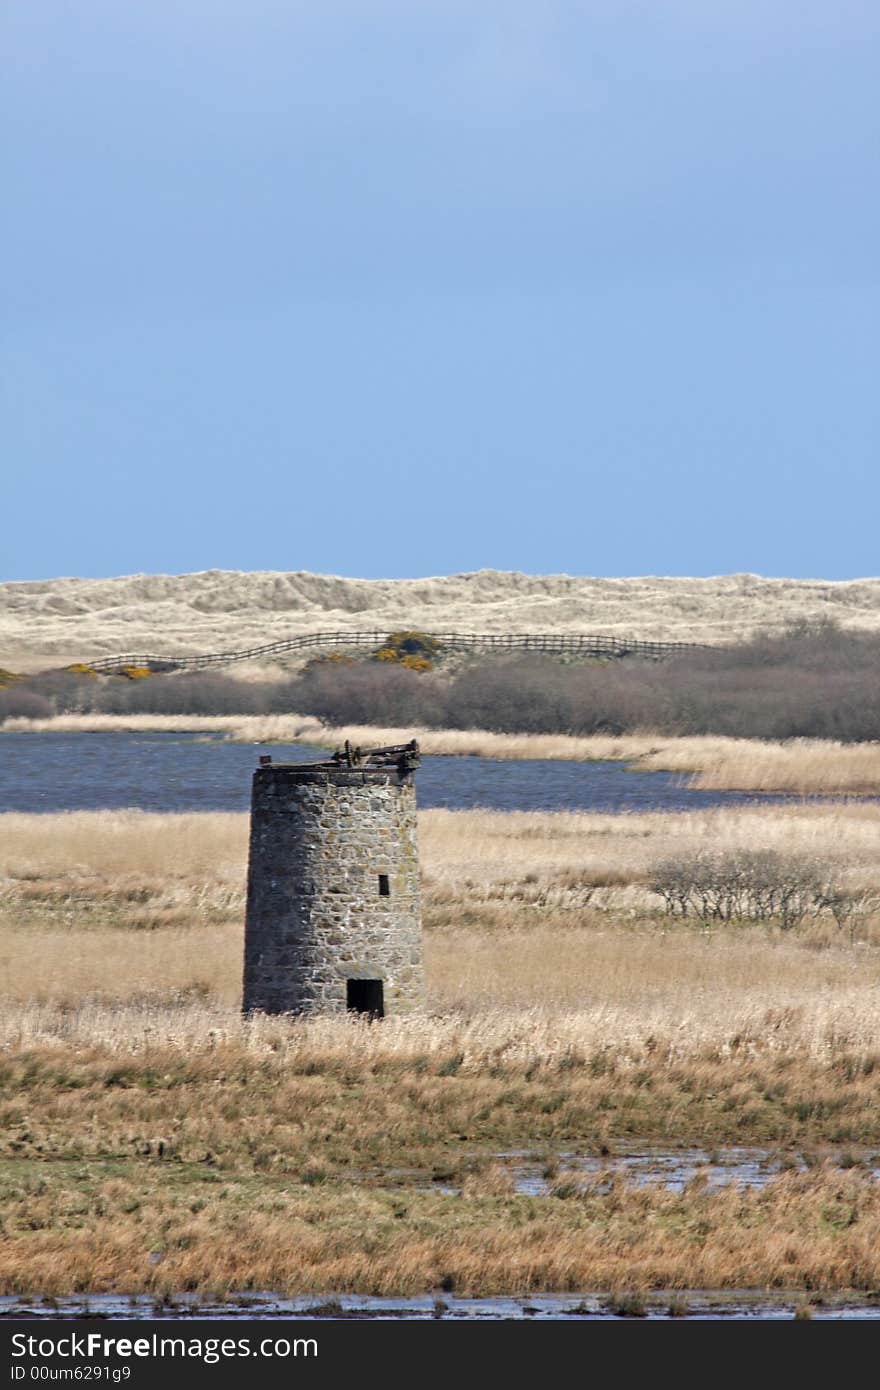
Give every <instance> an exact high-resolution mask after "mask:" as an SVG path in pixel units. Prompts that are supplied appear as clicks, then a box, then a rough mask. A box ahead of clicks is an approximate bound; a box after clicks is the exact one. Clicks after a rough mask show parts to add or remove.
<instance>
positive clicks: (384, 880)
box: [379, 874, 391, 898]
mask: <svg viewBox="0 0 880 1390" xmlns="http://www.w3.org/2000/svg"><path fill="white" fill-rule="evenodd" d="M379 897H380V898H390V897H391V884H390V882H389V879H388V875H387V874H380V875H379Z"/></svg>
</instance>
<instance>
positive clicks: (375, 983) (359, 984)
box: [345, 980, 385, 1018]
mask: <svg viewBox="0 0 880 1390" xmlns="http://www.w3.org/2000/svg"><path fill="white" fill-rule="evenodd" d="M345 995H346V999H345V1002H346V1007H347V1008H348V1009H350V1010H351V1012H352V1013H355V1014H367V1015H368V1016H369V1017H370V1018H384V1017H385V999H384V997H383V991H382V981H381V980H347V981H346V987H345Z"/></svg>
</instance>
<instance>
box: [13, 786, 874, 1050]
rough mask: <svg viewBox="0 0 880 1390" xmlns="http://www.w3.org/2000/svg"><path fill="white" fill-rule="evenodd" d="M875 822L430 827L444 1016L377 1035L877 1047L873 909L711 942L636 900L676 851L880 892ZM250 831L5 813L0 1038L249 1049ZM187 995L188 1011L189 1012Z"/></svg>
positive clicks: (155, 818) (172, 818) (558, 1042)
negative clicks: (762, 859)
mask: <svg viewBox="0 0 880 1390" xmlns="http://www.w3.org/2000/svg"><path fill="white" fill-rule="evenodd" d="M878 829H880V807H877V806H874V805H873V804H868V803H852V804H847V805H843V806H817V807H805V806H799V807H790V808H784V809H780V808H769V809H768V808H761V809H755V808H747V807H746V808H737V809H732V810H724V811H717V810H715V811H701V812H692V813H689V814H655V815H629V816H614V815H589V814H564V815H552V814H534V813H516V814H510V815H506V814H503V813H497V812H476V811H475V812H449V811H428V812H423V813H422V814H421V818H420V833H421V843H422V859H423V871H424V886H425V918H426V928H427V941H426V952H427V966H428V974H429V986H430V992H431V1001H432V1012H433V1014H434V1015H435V1017H433V1018H432V1019H431V1020H429V1021H428V1022H424V1021H421V1022H419V1023H418V1024H412V1025H397V1024H393V1025H392V1024H389V1025H388V1026H387V1027H386V1028H385V1029H384V1030H383V1031H382V1044H381V1045H382V1047H391V1048H392V1050H393V1049H396V1048H398V1047H401V1048H403V1050H404V1052H407V1050H408V1049H410V1048H411V1046H412V1045H415V1046H417V1047H419V1048H424V1047H428V1050H429V1052H431V1053H432V1054H436V1053H438V1052H444V1051H445V1050H448V1048H449V1047H450V1046H452V1041H451V1040H452V1039H453V1038H459V1039H463V1040H464V1042H463V1045H464V1046H466V1049H467V1052H468V1056H469V1057H470V1056H473V1059H474V1063H473V1064H474V1065H481V1064H482V1061H483V1059H484V1058H485V1056H487V1055H489V1054H490V1053H492V1052H493V1051H494V1050H497V1049H499V1048H501V1049H506V1050H509V1049H511V1048H512V1049H513V1051H514V1052H516V1051H517V1049H518V1047H519V1045H520V1043H521V1041H522V1038H523V1029H524V1028H526V1029H527V1041H526V1044H525V1050H526V1053H527V1054H528V1056H529V1057H533V1056H535V1055H542V1054H543V1053H544V1052H546V1053H548V1054H550V1053H552V1052H553V1051H554V1050H555V1049H558V1048H559V1047H567V1048H571V1047H582V1048H586V1049H592V1048H594V1047H596V1046H599V1045H600V1044H601V1043H602V1041H603V1040H604V1041H605V1042H608V1043H609V1044H612V1045H614V1046H615V1047H621V1048H626V1047H629V1046H631V1045H632V1044H633V1043H635V1044H636V1045H637V1046H638V1045H639V1044H640V1040H641V1039H643V1038H644V1037H646V1036H648V1035H650V1034H654V1035H662V1036H664V1037H665V1038H668V1039H670V1040H671V1041H674V1042H675V1046H676V1049H677V1050H678V1051H681V1050H682V1049H684V1051H687V1050H688V1049H691V1050H693V1049H697V1050H699V1049H700V1048H702V1047H705V1046H707V1045H717V1046H721V1045H723V1044H724V1043H725V1040H727V1039H729V1038H730V1037H732V1036H734V1035H737V1036H748V1037H749V1038H750V1039H759V1038H761V1037H762V1036H763V1034H764V1032H765V1021H766V1019H767V1018H768V1017H769V1016H771V1015H772V1016H773V1018H774V1019H775V1020H776V1022H775V1024H774V1028H773V1041H774V1045H775V1044H776V1043H778V1042H779V1041H780V1040H781V1039H782V1038H784V1039H785V1040H786V1042H787V1043H791V1044H792V1045H797V1046H799V1047H802V1048H805V1049H806V1050H807V1051H809V1052H810V1053H812V1054H815V1055H821V1054H822V1053H823V1051H824V1050H825V1049H826V1048H827V1047H828V1045H829V1041H830V1040H833V1039H841V1038H844V1037H845V1038H846V1039H847V1040H848V1045H849V1044H851V1045H853V1046H858V1047H873V1046H875V1045H878V1046H880V1016H878V1015H877V1013H876V1008H875V992H876V989H877V986H878V983H880V973H878V967H876V966H875V964H874V951H873V941H874V936H875V933H876V931H877V925H878V924H877V921H876V918H875V917H874V916H871V915H868V916H867V917H862V918H860V919H859V922H858V939H857V941H856V942H855V944H852V943H851V942H850V939H849V935H848V934H847V933H841V932H840V931H839V930H838V929H837V928H836V927H835V926H834V925H833V923H832V922H831V921H830V920H827V921H818V922H816V923H815V924H813V925H812V926H811V927H810V928H809V929H808V930H807V929H805V930H802V931H801V932H798V933H781V932H779V931H774V930H772V929H768V928H766V927H755V928H746V927H733V928H729V929H726V930H724V931H716V932H713V933H712V934H711V935H709V936H706V935H704V934H701V933H700V932H699V931H697V930H696V929H695V928H693V927H692V926H691V925H690V924H685V925H683V926H677V925H674V924H671V923H670V922H669V921H668V919H666V918H664V917H662V916H661V915H659V907H660V904H659V900H658V899H657V898H656V897H655V896H654V895H653V894H651V893H650V892H649V890H648V889H647V887H646V879H647V877H648V875H649V873H650V870H651V868H652V866H653V865H654V864H656V863H657V862H658V861H661V860H664V859H667V858H669V857H674V856H675V855H677V854H680V853H682V852H683V851H685V850H686V849H692V848H693V847H695V846H705V847H714V848H723V849H735V848H738V847H747V846H750V845H754V844H755V843H760V844H762V845H763V846H765V847H768V848H775V849H777V850H779V851H781V852H784V853H786V854H799V855H803V856H804V857H807V858H810V859H813V860H815V859H817V858H824V859H826V860H831V861H833V862H834V863H835V864H836V865H837V866H839V869H840V871H841V873H842V876H843V877H844V880H845V881H846V883H847V885H848V886H849V887H850V888H852V889H853V890H854V891H858V892H862V893H865V894H868V895H871V894H874V893H876V892H878V891H880V835H878ZM246 834H247V819H246V816H244V815H236V814H210V815H204V814H189V815H158V814H151V813H144V812H137V811H128V812H76V813H68V814H63V815H54V816H28V815H15V814H9V815H6V816H4V817H3V818H2V837H0V845H2V849H0V972H2V973H0V993H2V994H3V995H5V997H6V999H7V1000H8V1001H12V1000H15V1001H18V1006H16V1007H15V1008H14V1009H12V1010H11V1011H10V1012H9V1013H8V1017H7V1024H6V1026H7V1027H11V1029H12V1034H11V1036H12V1037H14V1038H16V1039H18V1043H19V1045H20V1044H21V1042H22V1040H23V1039H25V1038H27V1037H30V1038H31V1039H32V1041H34V1042H36V1041H37V1040H39V1039H40V1038H48V1037H50V1036H51V1035H52V1032H53V1029H54V1028H55V1027H56V1025H57V1024H58V1019H59V1015H58V1014H57V1012H56V1011H57V1010H58V1009H61V1011H62V1012H61V1014H60V1018H61V1020H62V1025H63V1032H64V1035H65V1036H66V1037H69V1036H70V1035H71V1034H70V1030H71V1029H73V1030H75V1031H76V1033H77V1036H78V1037H80V1038H81V1040H82V1041H85V1038H86V1036H87V1034H88V1030H89V1029H91V1028H97V1030H98V1032H97V1034H95V1037H96V1039H97V1038H98V1037H100V1040H101V1041H102V1043H103V1042H107V1041H108V1040H109V1039H110V1038H111V1036H112V1037H113V1038H115V1039H116V1040H117V1041H118V1039H119V1038H124V1037H128V1038H133V1037H141V1036H143V1035H144V1030H145V1029H146V1030H151V1029H153V1028H155V1027H156V1026H157V1021H156V1010H157V1009H159V1011H160V1012H161V1009H162V1008H163V1007H166V1006H168V1007H171V1008H172V1010H173V1022H174V1028H175V1030H177V1031H178V1033H179V1030H180V1029H181V1028H183V1032H184V1034H185V1035H186V1037H187V1038H188V1039H189V1040H190V1041H193V1042H195V1040H196V1035H197V1034H198V1033H199V1029H200V1027H201V1035H202V1036H203V1037H204V1036H207V1035H208V1034H209V1033H210V1032H211V1031H212V1030H213V1031H216V1029H217V1028H221V1029H222V1030H223V1031H224V1034H228V1032H229V1030H230V1029H231V1030H232V1032H233V1033H234V1034H235V1035H236V1036H238V1035H241V1029H240V1025H239V1023H238V1020H237V1013H236V1011H237V1007H238V1003H239V999H240V972H241V933H242V919H243V912H244V877H245V856H246ZM186 1000H189V1001H191V1002H192V1003H193V1011H191V1012H187V1011H185V1010H184V1012H183V1013H181V1011H180V1004H181V1002H182V1001H186ZM111 1003H112V1004H113V1006H114V1007H110V1008H109V1009H108V1007H107V1006H108V1005H110V1004H111ZM86 1004H87V1005H88V1007H87V1009H86V1012H85V1013H83V1012H82V1010H83V1007H84V1006H85V1005H86ZM118 1004H123V1005H124V1006H125V1008H126V1009H127V1010H128V1013H127V1015H126V1017H125V1018H124V1019H123V1018H122V1017H121V1015H117V1014H116V1013H115V1012H114V1009H115V1006H116V1005H118ZM19 1006H24V1010H25V1011H24V1013H22V1012H21V1007H19ZM45 1006H51V1007H49V1008H48V1011H47V1009H46V1007H45ZM139 1010H142V1011H144V1021H143V1022H142V1023H137V1022H136V1016H138V1017H139V1014H138V1011H139ZM132 1011H133V1012H132ZM114 1019H116V1022H114ZM199 1019H201V1020H202V1023H201V1025H200V1024H199V1022H198V1020H199ZM323 1026H324V1025H323V1024H322V1025H321V1027H323ZM46 1029H48V1032H46V1031H45V1030H46ZM82 1029H85V1030H86V1031H85V1032H83V1031H82ZM108 1030H109V1031H108ZM193 1030H195V1031H193ZM462 1030H464V1031H462ZM6 1036H7V1038H9V1037H10V1034H9V1033H7V1034H6ZM242 1036H244V1035H242ZM247 1036H250V1034H248V1035H247ZM481 1036H482V1037H483V1039H484V1041H483V1043H481V1042H480V1037H481ZM340 1037H341V1038H342V1039H343V1041H344V1039H346V1038H348V1037H350V1034H349V1033H346V1031H345V1029H344V1028H343V1030H342V1032H341V1034H340ZM431 1037H433V1039H434V1041H433V1042H430V1043H429V1038H431ZM346 1045H347V1044H346ZM357 1045H358V1046H360V1043H358V1044H357Z"/></svg>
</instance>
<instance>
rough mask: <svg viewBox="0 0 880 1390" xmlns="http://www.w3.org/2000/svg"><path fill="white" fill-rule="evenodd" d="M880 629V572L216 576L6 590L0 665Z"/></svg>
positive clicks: (60, 582) (69, 582)
mask: <svg viewBox="0 0 880 1390" xmlns="http://www.w3.org/2000/svg"><path fill="white" fill-rule="evenodd" d="M822 617H833V618H836V619H837V620H838V621H839V622H840V623H841V625H843V626H845V627H849V628H860V629H863V630H866V629H867V630H878V629H880V579H855V580H845V581H829V580H820V579H764V578H761V577H760V576H758V575H754V574H732V575H722V576H718V577H714V578H708V579H689V578H653V577H646V578H632V579H598V578H589V577H579V576H570V575H528V574H518V573H513V572H512V573H503V572H500V571H498V570H480V571H478V572H477V573H474V574H454V575H447V576H438V577H436V578H430V579H344V578H340V577H339V576H336V575H323V574H309V573H307V572H305V571H294V572H291V573H285V572H269V571H267V572H262V571H255V572H240V571H235V570H206V571H203V572H201V573H198V574H182V575H164V574H156V575H148V574H139V575H125V576H122V577H120V578H116V579H47V580H34V581H27V582H13V583H6V584H0V666H6V667H9V668H12V669H14V670H33V669H36V668H39V667H41V666H57V665H63V664H65V663H66V662H69V661H81V660H87V659H88V658H89V657H97V656H102V655H111V654H113V653H116V652H125V651H128V652H132V651H152V652H156V653H158V654H164V653H167V654H169V655H177V656H183V655H191V654H195V653H198V652H206V651H224V650H229V649H234V648H241V647H251V646H259V645H260V644H262V643H266V642H273V641H278V640H280V639H282V638H284V637H288V636H293V635H294V634H296V633H301V632H311V631H315V630H317V629H327V630H339V631H364V630H366V629H372V628H377V629H382V630H391V629H393V628H398V627H415V628H420V629H424V630H426V631H429V632H431V631H433V632H438V631H443V630H446V631H462V632H467V631H479V632H527V631H533V632H575V631H580V632H593V633H608V634H610V635H615V634H617V635H626V636H636V637H642V638H653V639H657V640H660V639H668V640H677V641H699V642H726V641H734V640H737V639H739V638H742V637H745V636H748V635H750V634H751V633H752V632H754V631H756V630H771V629H778V628H780V627H783V626H785V625H786V624H788V623H791V622H793V621H796V620H798V619H816V618H822Z"/></svg>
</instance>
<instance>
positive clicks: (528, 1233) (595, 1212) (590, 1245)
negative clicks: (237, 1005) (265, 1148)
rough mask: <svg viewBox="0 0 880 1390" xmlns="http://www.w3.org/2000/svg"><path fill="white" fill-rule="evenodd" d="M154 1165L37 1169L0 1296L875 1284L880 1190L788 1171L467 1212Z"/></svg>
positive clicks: (17, 1213) (373, 1194)
mask: <svg viewBox="0 0 880 1390" xmlns="http://www.w3.org/2000/svg"><path fill="white" fill-rule="evenodd" d="M170 1166H171V1165H166V1166H165V1167H164V1168H163V1165H162V1164H157V1163H156V1162H155V1161H153V1162H152V1163H151V1164H149V1165H142V1168H141V1170H140V1171H136V1172H134V1173H133V1172H132V1169H131V1167H126V1166H123V1165H118V1166H117V1167H116V1168H115V1171H113V1173H112V1175H111V1176H108V1177H105V1178H104V1179H103V1181H102V1180H100V1179H99V1178H92V1180H91V1181H89V1180H88V1179H85V1178H84V1176H83V1173H82V1165H81V1164H79V1165H77V1167H78V1169H79V1172H77V1171H76V1169H75V1168H74V1169H72V1170H71V1171H70V1172H69V1173H67V1174H65V1175H63V1176H62V1177H61V1178H60V1180H56V1181H55V1182H53V1183H49V1182H47V1180H46V1177H45V1174H44V1172H41V1171H40V1169H39V1166H38V1165H33V1166H32V1167H31V1169H30V1171H29V1172H27V1173H26V1175H22V1176H19V1177H18V1179H17V1184H16V1187H15V1188H14V1190H13V1193H12V1194H10V1195H9V1196H8V1197H7V1200H6V1201H5V1203H4V1206H5V1211H6V1218H5V1238H4V1241H3V1245H2V1248H0V1289H2V1290H4V1291H6V1292H27V1293H31V1294H32V1293H34V1292H38V1291H39V1292H45V1293H49V1294H55V1295H58V1294H70V1293H71V1292H74V1291H88V1292H94V1293H104V1292H118V1291H151V1292H154V1293H156V1294H158V1295H163V1294H165V1295H173V1294H176V1293H180V1292H181V1291H193V1290H199V1291H205V1292H207V1293H211V1294H215V1295H219V1296H220V1297H222V1296H223V1294H224V1292H225V1291H226V1290H229V1289H233V1290H248V1289H257V1290H277V1291H278V1292H280V1293H329V1292H347V1291H353V1292H369V1293H373V1294H382V1295H393V1294H401V1295H406V1294H413V1293H421V1292H423V1291H425V1290H430V1289H435V1290H438V1291H439V1290H440V1289H441V1288H442V1289H444V1290H447V1291H448V1290H454V1291H455V1293H457V1294H462V1295H469V1294H483V1295H485V1294H492V1293H506V1294H526V1293H529V1292H532V1291H536V1290H537V1291H543V1290H547V1289H552V1290H559V1291H570V1292H572V1293H578V1292H580V1291H582V1290H592V1289H611V1290H614V1289H629V1290H644V1291H647V1290H650V1289H655V1288H663V1289H689V1288H715V1289H722V1288H728V1289H730V1288H734V1289H735V1288H752V1289H754V1288H761V1287H763V1288H770V1289H772V1288H778V1289H792V1288H802V1289H804V1288H806V1289H809V1290H814V1291H815V1290H823V1291H824V1290H838V1289H853V1290H873V1289H876V1288H877V1286H878V1282H880V1190H878V1187H877V1184H876V1183H872V1182H871V1181H870V1180H868V1179H866V1178H865V1177H864V1176H862V1175H861V1174H858V1173H848V1174H845V1175H844V1174H839V1173H837V1174H834V1173H831V1172H828V1171H826V1170H821V1169H820V1170H818V1171H816V1172H814V1173H809V1174H787V1175H785V1176H783V1177H780V1178H778V1179H777V1180H776V1181H775V1182H774V1183H773V1184H772V1185H771V1187H769V1188H767V1189H765V1190H764V1191H762V1192H740V1191H726V1192H719V1193H712V1194H707V1193H706V1192H704V1191H700V1190H699V1189H696V1190H693V1191H686V1192H684V1193H680V1194H676V1193H670V1192H665V1191H662V1190H636V1189H630V1188H627V1187H626V1186H625V1185H623V1184H618V1185H616V1186H615V1187H614V1188H613V1189H612V1193H611V1195H610V1196H609V1195H608V1194H604V1193H600V1192H599V1191H597V1190H596V1189H595V1188H591V1187H589V1186H587V1187H585V1188H584V1189H583V1191H582V1192H581V1193H579V1194H578V1195H574V1196H571V1197H569V1198H567V1199H565V1200H561V1199H559V1198H555V1197H546V1198H534V1199H528V1198H521V1197H519V1198H517V1197H510V1196H508V1197H505V1196H503V1195H501V1194H498V1193H492V1192H488V1193H485V1192H484V1193H480V1192H479V1191H473V1190H466V1191H465V1192H464V1193H463V1195H462V1196H461V1197H453V1196H444V1195H442V1194H436V1193H430V1192H424V1191H414V1190H411V1189H410V1190H407V1191H406V1192H400V1191H398V1192H393V1191H387V1190H386V1191H382V1190H375V1189H373V1188H371V1187H369V1186H365V1185H364V1184H362V1183H361V1184H357V1185H355V1184H353V1183H341V1184H331V1185H329V1186H327V1185H325V1184H320V1185H315V1184H314V1183H311V1184H310V1183H307V1182H303V1179H302V1175H301V1174H299V1173H293V1174H286V1175H284V1176H282V1177H280V1178H276V1179H275V1180H274V1181H273V1180H270V1179H267V1178H264V1179H263V1180H262V1181H260V1182H258V1183H257V1182H254V1181H248V1180H242V1179H240V1178H236V1177H231V1178H230V1177H228V1176H224V1178H223V1179H222V1180H220V1181H218V1178H217V1175H216V1174H215V1173H213V1172H212V1171H210V1170H208V1171H205V1170H204V1169H203V1170H202V1172H201V1174H199V1173H198V1172H197V1171H192V1172H191V1173H190V1174H188V1175H187V1177H188V1179H189V1180H188V1181H186V1180H184V1177H183V1175H182V1174H181V1173H180V1172H179V1171H178V1172H174V1171H171V1172H169V1171H168V1168H169V1167H170Z"/></svg>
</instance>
